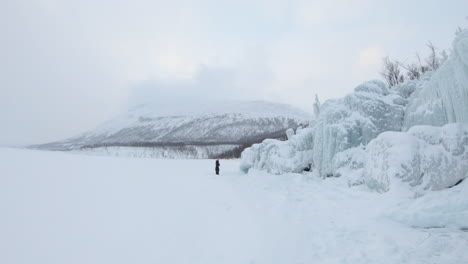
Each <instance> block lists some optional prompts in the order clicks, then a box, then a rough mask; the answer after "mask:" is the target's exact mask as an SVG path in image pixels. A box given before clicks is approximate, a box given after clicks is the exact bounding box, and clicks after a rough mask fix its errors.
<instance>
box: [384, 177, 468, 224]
mask: <svg viewBox="0 0 468 264" xmlns="http://www.w3.org/2000/svg"><path fill="white" fill-rule="evenodd" d="M467 193H468V181H463V182H462V183H461V184H460V185H457V186H455V187H453V188H451V189H447V190H443V191H440V192H436V193H428V194H427V195H425V196H423V197H419V198H418V199H415V200H413V201H412V202H411V203H401V204H400V205H399V206H397V207H396V208H395V209H393V210H390V211H389V212H388V215H389V217H390V218H392V219H394V220H396V221H398V222H401V223H403V224H405V225H408V226H413V227H422V228H443V227H451V228H459V229H463V230H466V229H467V228H468V195H466V194H467Z"/></svg>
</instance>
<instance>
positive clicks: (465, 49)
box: [403, 29, 468, 131]
mask: <svg viewBox="0 0 468 264" xmlns="http://www.w3.org/2000/svg"><path fill="white" fill-rule="evenodd" d="M452 45H453V51H452V53H451V54H450V57H449V58H448V59H447V61H446V62H445V63H443V64H442V66H441V67H440V68H439V69H438V70H437V71H436V72H434V73H433V74H432V77H431V78H430V81H428V82H427V83H424V84H423V85H422V87H421V88H420V89H417V90H416V92H415V93H414V94H413V96H411V98H410V102H409V104H408V107H407V110H406V115H405V120H404V124H403V130H404V131H406V130H408V129H409V128H411V127H412V126H415V125H432V126H442V125H444V124H447V123H455V122H459V123H465V124H466V123H468V29H465V30H463V31H460V32H458V33H457V36H456V38H455V40H454V41H453V44H452Z"/></svg>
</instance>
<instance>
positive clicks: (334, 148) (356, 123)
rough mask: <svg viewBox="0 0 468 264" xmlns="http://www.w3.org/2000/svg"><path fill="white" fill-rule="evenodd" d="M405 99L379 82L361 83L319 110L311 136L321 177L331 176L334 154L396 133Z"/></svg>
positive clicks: (400, 122) (315, 160) (314, 156)
mask: <svg viewBox="0 0 468 264" xmlns="http://www.w3.org/2000/svg"><path fill="white" fill-rule="evenodd" d="M404 103H405V101H404V98H403V97H401V96H400V95H399V94H398V93H397V92H392V93H391V92H390V91H389V90H388V89H387V88H386V87H385V84H384V83H383V82H381V81H378V80H374V81H370V82H366V83H363V84H361V85H359V86H358V87H356V88H355V91H354V92H353V93H351V94H349V95H347V96H345V97H344V98H341V99H338V100H328V101H327V102H325V103H324V104H323V106H322V107H321V113H320V117H319V119H318V120H317V124H316V126H315V131H314V132H315V133H314V139H315V140H314V146H313V160H314V164H315V167H316V168H317V169H318V171H319V173H320V174H321V175H322V176H326V175H330V174H333V164H332V163H333V162H332V161H333V158H334V156H335V154H337V153H339V152H341V151H344V150H346V149H349V148H353V147H357V146H359V145H361V144H363V145H366V144H367V143H368V142H370V141H371V140H372V139H374V138H375V137H377V135H379V134H380V133H382V132H384V131H399V130H400V129H401V125H402V120H403V115H404V106H403V105H404Z"/></svg>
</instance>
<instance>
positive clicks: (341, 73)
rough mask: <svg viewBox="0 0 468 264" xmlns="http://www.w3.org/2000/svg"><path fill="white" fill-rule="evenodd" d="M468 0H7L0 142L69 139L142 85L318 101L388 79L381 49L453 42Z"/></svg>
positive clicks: (163, 92) (406, 55) (1, 40)
mask: <svg viewBox="0 0 468 264" xmlns="http://www.w3.org/2000/svg"><path fill="white" fill-rule="evenodd" d="M467 16H468V1H467V0H447V1H440V0H437V1H435V0H412V1H407V0H388V1H379V0H374V1H371V0H355V1H348V0H318V1H314V0H290V1H287V0H250V1H247V0H235V1H222V0H199V1H194V0H193V1H183V0H172V1H159V0H132V1H120V0H80V1H66V0H7V1H6V2H5V1H3V2H2V4H1V8H0V93H1V96H0V126H1V127H0V144H8V145H13V144H31V143H42V142H47V141H52V140H58V139H63V138H66V137H70V136H73V135H76V134H77V133H81V132H84V131H86V130H88V129H91V128H93V127H95V126H96V125H98V124H99V123H101V122H103V121H104V120H106V119H109V118H110V117H112V116H113V115H114V114H115V113H116V112H117V111H119V110H120V109H122V107H123V106H124V105H125V104H126V103H127V101H128V98H129V97H132V96H131V95H132V94H134V93H135V90H136V89H141V87H144V88H145V89H147V90H148V89H149V90H153V92H151V93H149V94H151V95H152V96H155V97H158V98H155V99H159V100H160V99H161V98H165V97H172V98H174V97H182V96H184V97H191V98H193V99H194V100H201V99H203V98H206V99H219V100H222V99H246V100H269V101H276V102H282V103H289V104H292V105H295V106H298V107H300V108H302V109H304V110H307V111H310V110H311V109H312V102H313V97H314V95H315V94H318V95H319V97H320V99H321V100H322V101H324V100H325V99H329V98H333V97H341V96H343V95H345V94H346V93H348V92H350V91H351V90H352V89H353V88H354V87H355V86H356V85H358V84H359V83H361V82H363V81H365V80H368V79H373V78H379V75H378V73H379V71H380V62H381V58H382V57H384V56H387V55H388V56H390V57H393V58H398V59H400V60H411V59H412V56H413V55H414V53H415V52H417V51H424V49H425V43H426V42H427V41H428V40H431V41H432V42H433V43H434V44H435V46H437V47H439V48H440V49H448V48H450V45H451V40H452V39H453V37H454V32H455V30H456V29H457V27H459V26H460V27H467V26H468V20H467V18H466V17H467Z"/></svg>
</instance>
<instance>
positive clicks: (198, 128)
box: [36, 101, 312, 158]
mask: <svg viewBox="0 0 468 264" xmlns="http://www.w3.org/2000/svg"><path fill="white" fill-rule="evenodd" d="M311 119H312V117H311V115H309V114H307V113H305V112H303V111H301V110H299V109H296V108H294V107H291V106H289V105H284V104H277V103H270V102H264V101H253V102H243V101H224V102H209V103H203V102H197V103H194V102H192V103H190V104H177V103H172V104H171V105H167V106H165V105H160V104H158V105H155V104H150V103H147V104H142V105H133V106H130V107H129V109H128V110H127V111H125V112H123V113H121V114H119V115H118V116H117V117H116V118H114V119H112V120H110V121H108V122H106V123H104V124H102V125H101V126H99V127H97V128H96V129H94V130H92V131H89V132H87V133H85V134H83V135H80V136H77V137H74V138H70V139H66V140H63V141H59V142H52V143H49V144H44V145H40V146H36V147H38V148H41V149H49V150H79V149H82V148H83V147H84V148H88V150H87V151H88V152H91V151H90V150H89V148H93V149H94V148H97V150H96V152H103V151H108V150H102V149H99V148H101V147H109V146H113V147H115V146H125V147H152V148H153V151H152V152H151V153H155V154H154V155H153V156H158V157H165V156H167V155H169V156H174V157H192V158H196V157H198V158H199V157H204V158H206V157H209V156H207V155H205V154H206V153H207V152H209V151H212V152H213V151H214V152H215V153H218V152H222V151H223V150H225V149H226V147H225V146H226V145H231V146H232V147H231V148H228V149H231V150H232V149H233V148H235V147H238V146H240V145H242V144H245V143H255V142H260V141H261V140H263V139H265V138H279V137H281V136H284V135H285V134H284V131H285V130H286V129H288V128H297V127H298V126H300V125H307V124H308V123H309V121H310V120H311ZM185 145H187V146H188V147H187V148H185V147H184V146H185ZM203 146H209V147H210V148H211V149H210V150H206V149H204V148H203ZM214 146H220V148H219V150H217V151H215V150H213V147H214ZM163 147H164V148H165V149H163ZM171 147H172V148H171ZM181 148H183V149H184V150H185V153H184V152H183V151H179V150H180V149H181ZM189 148H190V149H189ZM118 150H119V149H118V148H113V149H112V151H114V152H113V154H114V155H119V154H120V152H119V151H118ZM194 150H195V151H194ZM115 151H117V152H115ZM137 152H138V150H137ZM169 152H170V153H169ZM178 152H180V153H178ZM145 153H148V152H147V151H139V154H140V155H144V154H145ZM164 153H169V154H167V155H165V154H164Z"/></svg>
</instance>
